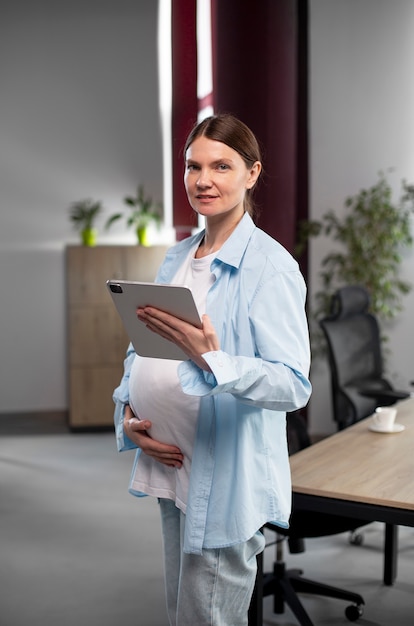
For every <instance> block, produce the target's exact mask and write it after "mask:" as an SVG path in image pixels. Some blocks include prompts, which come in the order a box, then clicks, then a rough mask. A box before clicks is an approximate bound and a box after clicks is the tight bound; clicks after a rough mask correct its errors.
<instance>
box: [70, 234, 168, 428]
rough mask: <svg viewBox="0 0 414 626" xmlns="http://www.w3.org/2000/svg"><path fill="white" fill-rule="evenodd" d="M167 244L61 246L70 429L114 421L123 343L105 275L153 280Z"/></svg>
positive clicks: (99, 426)
mask: <svg viewBox="0 0 414 626" xmlns="http://www.w3.org/2000/svg"><path fill="white" fill-rule="evenodd" d="M166 250H167V246H151V247H148V248H144V247H142V246H138V245H137V246H96V247H94V248H87V247H84V246H68V247H67V248H66V283H67V284H66V293H67V356H68V399H69V426H70V428H71V429H74V430H75V429H85V428H107V427H110V426H112V425H113V413H114V404H113V401H112V392H113V390H114V389H115V387H116V386H117V385H118V384H119V381H120V380H121V376H122V371H123V360H124V358H125V351H126V348H127V346H128V342H129V340H128V337H127V335H126V334H125V332H124V330H123V327H122V324H121V321H120V319H119V316H118V313H117V312H116V310H115V307H114V305H113V303H112V300H111V298H110V295H109V293H108V292H107V287H106V281H107V280H108V279H110V278H115V279H126V280H142V281H153V280H154V278H155V274H156V272H157V269H158V267H159V265H160V264H161V262H162V260H163V258H164V255H165V252H166Z"/></svg>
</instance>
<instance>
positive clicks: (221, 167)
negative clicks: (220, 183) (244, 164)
mask: <svg viewBox="0 0 414 626" xmlns="http://www.w3.org/2000/svg"><path fill="white" fill-rule="evenodd" d="M217 169H218V170H219V171H220V172H225V171H226V170H228V169H230V168H229V166H228V165H227V163H219V164H218V166H217Z"/></svg>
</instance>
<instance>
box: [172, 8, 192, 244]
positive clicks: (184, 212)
mask: <svg viewBox="0 0 414 626" xmlns="http://www.w3.org/2000/svg"><path fill="white" fill-rule="evenodd" d="M171 8H172V14H171V19H172V24H171V28H172V171H173V173H172V176H173V181H172V182H173V226H174V227H175V229H176V234H177V239H182V238H183V237H186V236H187V235H188V234H190V232H191V228H192V227H193V226H195V225H196V219H195V217H194V214H193V210H192V209H191V207H190V205H189V203H188V200H187V195H186V193H185V189H184V184H183V175H184V167H183V154H182V149H183V146H184V143H185V140H186V138H187V135H188V133H189V131H190V130H191V127H192V126H193V124H194V122H195V121H196V120H197V38H196V0H172V3H171Z"/></svg>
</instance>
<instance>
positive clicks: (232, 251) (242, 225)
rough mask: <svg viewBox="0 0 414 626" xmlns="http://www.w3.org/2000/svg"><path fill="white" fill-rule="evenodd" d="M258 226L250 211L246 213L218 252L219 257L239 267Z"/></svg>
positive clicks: (224, 261)
mask: <svg viewBox="0 0 414 626" xmlns="http://www.w3.org/2000/svg"><path fill="white" fill-rule="evenodd" d="M255 228H256V226H255V224H254V222H253V220H252V218H251V217H250V215H249V214H248V213H245V214H244V215H243V217H242V219H241V220H240V222H239V223H238V224H237V226H236V228H235V229H234V231H233V232H232V234H231V235H230V237H229V238H228V239H227V241H226V242H225V243H224V245H223V247H222V248H221V250H220V251H219V252H218V253H217V257H216V258H217V259H219V260H220V261H222V263H227V265H232V266H233V267H236V268H237V267H239V265H240V263H241V260H242V257H243V254H244V251H245V250H246V247H247V244H248V242H249V240H250V237H251V236H252V234H253V231H254V230H255Z"/></svg>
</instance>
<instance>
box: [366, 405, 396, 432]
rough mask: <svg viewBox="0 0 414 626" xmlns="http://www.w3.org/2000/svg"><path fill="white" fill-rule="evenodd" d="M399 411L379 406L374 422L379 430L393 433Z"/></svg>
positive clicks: (373, 418) (373, 417)
mask: <svg viewBox="0 0 414 626" xmlns="http://www.w3.org/2000/svg"><path fill="white" fill-rule="evenodd" d="M396 415H397V409H394V408H393V407H391V406H379V407H377V408H376V409H375V413H374V415H373V416H372V422H373V425H374V427H375V428H376V429H377V430H383V431H391V430H392V429H393V426H394V422H395V417H396Z"/></svg>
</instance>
